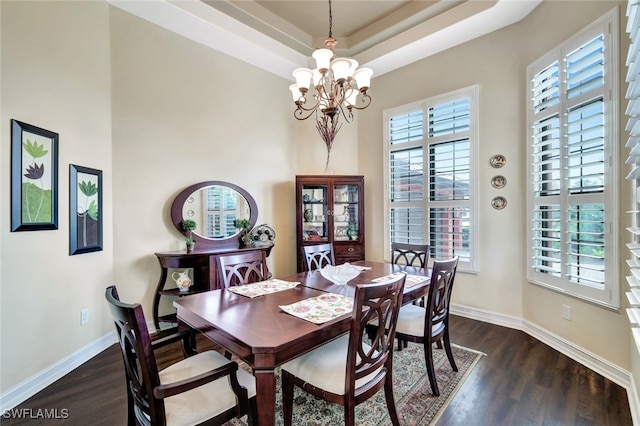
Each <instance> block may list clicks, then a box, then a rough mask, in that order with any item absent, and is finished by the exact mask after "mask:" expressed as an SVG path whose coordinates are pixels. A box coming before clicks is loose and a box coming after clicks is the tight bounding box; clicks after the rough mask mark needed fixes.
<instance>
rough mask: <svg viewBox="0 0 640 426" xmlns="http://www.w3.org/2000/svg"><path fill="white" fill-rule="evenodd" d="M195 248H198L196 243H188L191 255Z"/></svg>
mask: <svg viewBox="0 0 640 426" xmlns="http://www.w3.org/2000/svg"><path fill="white" fill-rule="evenodd" d="M195 247H196V242H195V241H193V242H190V243H187V253H191V252H192V251H193V249H194V248H195Z"/></svg>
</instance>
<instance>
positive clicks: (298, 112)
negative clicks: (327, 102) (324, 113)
mask: <svg viewBox="0 0 640 426" xmlns="http://www.w3.org/2000/svg"><path fill="white" fill-rule="evenodd" d="M317 109H318V105H317V104H316V106H315V107H313V108H304V107H303V106H301V105H298V108H297V109H295V110H294V111H293V116H294V117H295V118H296V119H297V120H301V121H302V120H306V119H307V118H309V117H311V116H312V115H313V113H314V112H316V111H317Z"/></svg>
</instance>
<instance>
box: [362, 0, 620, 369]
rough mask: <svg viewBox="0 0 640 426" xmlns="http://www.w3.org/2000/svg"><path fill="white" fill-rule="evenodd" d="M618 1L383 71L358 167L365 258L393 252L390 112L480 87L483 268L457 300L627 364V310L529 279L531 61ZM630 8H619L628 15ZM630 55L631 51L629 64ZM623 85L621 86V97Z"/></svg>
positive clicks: (550, 11) (554, 14)
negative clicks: (389, 245) (500, 203)
mask: <svg viewBox="0 0 640 426" xmlns="http://www.w3.org/2000/svg"><path fill="white" fill-rule="evenodd" d="M616 4H622V5H624V4H626V3H625V2H613V1H600V2H597V1H579V2H578V1H576V2H567V1H544V2H543V3H542V4H541V5H540V6H539V7H538V8H536V9H535V10H534V11H533V12H532V13H531V14H530V15H529V16H528V17H527V18H525V19H524V20H523V21H521V22H519V23H516V24H514V25H511V26H509V27H507V28H504V29H502V30H499V31H496V32H494V33H491V34H488V35H486V36H484V37H482V38H479V39H477V40H473V41H471V42H468V43H466V44H464V45H461V46H458V47H456V48H453V49H449V50H447V51H445V52H442V53H440V54H438V55H435V56H433V57H431V58H427V59H425V60H423V61H420V62H417V63H415V64H412V65H409V66H406V67H404V68H402V69H400V70H397V71H395V72H393V73H389V74H387V75H383V76H381V77H378V78H375V79H374V81H373V83H372V90H371V94H372V96H373V98H374V103H373V105H372V106H371V107H370V108H369V109H368V110H367V111H366V113H365V114H361V115H360V123H359V127H358V140H359V146H358V157H359V167H360V172H361V173H364V174H365V176H366V178H367V192H366V196H367V200H366V202H367V235H366V241H367V248H366V250H367V256H368V257H369V258H370V259H378V260H380V259H382V258H383V256H384V254H385V253H384V251H383V235H382V233H381V232H380V230H381V229H383V228H384V226H383V213H384V212H383V211H382V209H380V208H379V207H380V206H382V205H383V200H384V198H383V197H384V194H383V176H382V173H380V168H381V167H382V165H383V147H382V141H383V139H384V138H383V133H382V132H383V125H382V117H383V111H384V110H385V109H388V108H393V107H397V106H400V105H404V104H408V103H411V102H415V101H419V100H421V99H425V98H428V97H430V96H434V95H438V94H442V93H446V92H448V91H452V90H456V89H459V88H462V87H466V86H470V85H473V84H479V85H480V144H479V179H480V193H479V206H480V210H479V217H480V246H479V250H478V253H479V255H480V262H479V273H478V274H477V275H472V274H464V273H459V274H458V275H457V277H456V289H454V294H453V302H454V303H456V304H460V305H464V306H468V307H473V308H477V309H480V310H485V311H489V312H495V313H499V314H501V315H507V316H513V317H515V318H522V319H524V320H525V321H529V322H531V323H533V324H534V325H538V326H540V327H542V328H544V329H546V330H548V331H549V332H551V333H553V334H556V335H558V336H560V337H562V338H564V339H567V340H569V341H571V342H573V343H574V344H576V345H578V346H581V347H583V348H585V349H587V350H589V351H591V352H593V353H594V354H596V355H598V356H601V357H603V358H604V359H606V360H608V361H610V362H612V363H614V364H616V365H618V366H620V367H622V368H624V369H628V368H629V366H630V351H629V324H628V321H627V319H626V315H625V314H624V313H620V312H612V311H610V310H607V309H603V308H599V307H596V306H594V305H591V304H589V303H585V302H582V301H580V300H578V299H575V298H571V297H567V296H564V295H560V294H558V293H555V292H552V291H549V290H547V289H543V288H540V287H537V286H534V285H531V284H528V283H527V280H526V240H525V236H526V233H525V230H526V226H527V224H526V220H525V215H526V197H525V193H526V191H527V188H526V175H525V170H526V160H527V157H526V128H525V123H526V115H525V113H526V111H525V103H526V96H527V86H526V67H527V65H529V64H530V63H531V62H533V61H534V60H536V59H537V58H539V57H540V56H542V55H543V54H545V53H546V52H548V51H549V50H551V49H553V48H554V47H555V46H557V45H558V44H560V43H561V42H562V41H563V40H565V39H566V38H568V37H569V36H571V35H573V34H574V33H576V32H578V31H579V30H580V29H582V28H583V27H585V26H586V25H588V24H589V23H591V22H593V21H594V20H595V19H597V18H598V17H600V16H601V15H603V14H604V13H605V12H607V11H609V10H610V9H611V8H613V7H614V6H616ZM624 10H625V9H624V7H622V8H621V10H620V16H621V17H622V16H624ZM568 17H575V18H572V19H568ZM624 28H625V27H624V23H623V24H621V25H620V31H621V37H622V38H626V34H624ZM625 54H626V50H623V51H622V54H621V58H622V59H621V61H624V56H625ZM404 82H411V83H410V84H404ZM625 90H626V86H625V85H624V84H621V96H624V91H625ZM494 154H503V155H505V156H506V158H507V164H506V166H505V167H503V168H502V169H500V174H503V175H504V176H505V177H506V178H507V182H508V183H507V186H506V187H505V188H504V189H502V190H496V189H494V188H492V187H491V185H490V179H491V177H492V176H493V175H495V174H496V171H495V169H492V168H491V167H490V166H489V158H490V157H491V156H492V155H494ZM621 164H622V163H621ZM625 173H626V172H624V171H623V172H621V176H624V174H625ZM496 195H503V196H505V197H506V198H507V200H508V206H507V208H506V209H504V210H502V211H496V210H494V209H492V208H491V206H490V201H491V199H492V198H493V197H494V196H496ZM623 205H625V204H623ZM626 205H628V203H627V204H626ZM624 238H626V236H624ZM621 245H622V244H621ZM621 277H624V273H623V274H621ZM623 297H624V293H623ZM563 304H567V305H570V306H571V307H572V310H573V318H572V320H571V321H566V320H564V319H562V305H563Z"/></svg>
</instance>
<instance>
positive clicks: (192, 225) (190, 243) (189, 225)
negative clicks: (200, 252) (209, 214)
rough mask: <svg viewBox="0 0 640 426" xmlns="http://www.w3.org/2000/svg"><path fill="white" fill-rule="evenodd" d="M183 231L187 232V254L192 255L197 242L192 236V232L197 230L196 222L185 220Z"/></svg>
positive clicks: (185, 240)
mask: <svg viewBox="0 0 640 426" xmlns="http://www.w3.org/2000/svg"><path fill="white" fill-rule="evenodd" d="M181 226H182V230H183V231H184V232H185V239H184V242H185V243H186V244H187V253H191V252H192V251H193V248H194V247H195V245H196V242H195V241H194V240H193V237H192V236H191V232H192V231H193V230H194V229H196V226H197V224H196V221H195V220H193V219H184V220H183V221H182V223H181Z"/></svg>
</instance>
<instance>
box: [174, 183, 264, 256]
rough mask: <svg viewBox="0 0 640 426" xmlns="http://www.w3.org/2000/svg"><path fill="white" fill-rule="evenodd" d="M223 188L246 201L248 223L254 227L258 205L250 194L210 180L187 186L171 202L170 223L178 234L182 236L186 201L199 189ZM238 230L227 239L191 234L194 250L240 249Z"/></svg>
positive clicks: (242, 189) (229, 184) (230, 185)
mask: <svg viewBox="0 0 640 426" xmlns="http://www.w3.org/2000/svg"><path fill="white" fill-rule="evenodd" d="M216 185H217V186H224V187H227V188H231V189H233V190H235V191H236V192H238V193H239V194H240V195H242V196H243V197H244V199H245V200H247V204H248V205H249V211H250V212H251V213H250V216H249V222H250V223H251V227H250V229H251V228H253V227H254V226H256V221H257V220H258V205H257V204H256V200H254V199H253V197H252V196H251V194H249V193H248V192H247V191H246V190H245V189H244V188H241V187H239V186H238V185H234V184H233V183H229V182H224V181H219V180H211V181H205V182H199V183H196V184H193V185H191V186H188V187H187V188H185V189H183V190H182V191H181V192H180V193H179V194H178V195H177V196H176V198H175V199H174V200H173V204H171V221H172V222H173V225H174V226H175V227H176V229H177V230H178V231H179V232H180V234H182V235H184V231H183V230H182V225H181V222H182V220H183V219H185V218H184V217H183V216H182V209H183V207H184V203H185V202H186V201H187V199H188V198H189V197H190V196H191V195H192V194H193V193H194V192H195V191H198V190H200V189H203V188H206V187H208V186H216ZM239 233H240V230H238V232H237V233H235V234H233V235H232V236H230V237H227V238H220V239H213V238H206V237H203V236H202V235H199V234H196V233H192V237H193V240H194V241H195V242H196V250H198V249H202V248H204V249H225V248H238V247H240V238H239Z"/></svg>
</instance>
